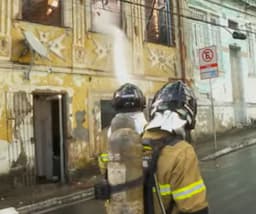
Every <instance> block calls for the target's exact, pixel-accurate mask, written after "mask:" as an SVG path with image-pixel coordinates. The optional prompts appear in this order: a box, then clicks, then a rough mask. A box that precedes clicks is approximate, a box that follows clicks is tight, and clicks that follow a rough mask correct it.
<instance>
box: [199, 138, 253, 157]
mask: <svg viewBox="0 0 256 214" xmlns="http://www.w3.org/2000/svg"><path fill="white" fill-rule="evenodd" d="M255 144H256V139H253V140H248V141H245V142H244V143H240V144H235V145H233V146H229V147H226V148H224V149H221V150H219V151H217V152H215V153H213V154H210V155H207V156H206V157H204V158H202V159H201V161H207V160H213V159H216V158H218V157H221V156H223V155H226V154H228V153H231V152H235V151H237V150H239V149H242V148H245V147H249V146H253V145H255Z"/></svg>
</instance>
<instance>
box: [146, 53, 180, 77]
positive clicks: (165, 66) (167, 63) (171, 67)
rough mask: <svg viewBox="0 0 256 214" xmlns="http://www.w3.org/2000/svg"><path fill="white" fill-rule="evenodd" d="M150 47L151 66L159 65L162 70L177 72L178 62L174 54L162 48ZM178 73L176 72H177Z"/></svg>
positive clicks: (149, 58)
mask: <svg viewBox="0 0 256 214" xmlns="http://www.w3.org/2000/svg"><path fill="white" fill-rule="evenodd" d="M147 49H148V53H149V56H148V60H149V61H150V63H151V64H150V65H151V67H158V68H159V69H160V70H161V71H163V72H166V73H168V72H170V71H173V72H176V69H175V62H176V57H175V56H173V55H170V54H168V53H166V52H165V51H164V50H162V49H152V48H147ZM175 75H176V73H175Z"/></svg>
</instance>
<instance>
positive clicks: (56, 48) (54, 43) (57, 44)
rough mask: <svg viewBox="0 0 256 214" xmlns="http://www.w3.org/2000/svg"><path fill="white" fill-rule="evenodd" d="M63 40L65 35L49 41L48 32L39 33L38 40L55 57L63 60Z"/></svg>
mask: <svg viewBox="0 0 256 214" xmlns="http://www.w3.org/2000/svg"><path fill="white" fill-rule="evenodd" d="M64 39H65V34H62V35H60V36H58V37H57V38H54V39H50V32H42V31H39V40H40V42H42V43H43V44H44V46H45V47H47V48H48V50H49V51H51V52H52V53H53V54H55V55H56V56H57V57H59V58H61V59H64V56H63V50H64V49H65V46H64V44H63V43H64V42H63V40H64Z"/></svg>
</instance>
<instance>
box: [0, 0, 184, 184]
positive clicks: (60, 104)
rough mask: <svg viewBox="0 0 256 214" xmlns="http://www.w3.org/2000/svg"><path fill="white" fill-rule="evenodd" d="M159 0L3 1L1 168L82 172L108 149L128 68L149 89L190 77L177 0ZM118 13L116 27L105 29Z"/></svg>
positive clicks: (29, 174) (32, 176)
mask: <svg viewBox="0 0 256 214" xmlns="http://www.w3.org/2000/svg"><path fill="white" fill-rule="evenodd" d="M152 2H153V1H150V0H147V1H141V0H132V1H115V0H110V1H106V2H105V1H97V0H29V1H28V0H2V1H0V11H1V14H0V46H1V48H0V60H1V63H0V83H1V84H0V97H1V99H0V166H1V167H0V174H1V175H11V176H12V180H13V181H14V182H16V183H22V184H33V183H36V181H37V180H40V179H42V180H45V181H50V182H51V181H57V182H66V181H68V180H72V179H74V177H75V174H76V172H77V171H79V170H83V169H86V167H87V166H88V165H89V163H90V161H92V160H95V157H96V156H97V154H98V153H99V152H100V151H101V150H102V149H103V144H102V130H104V128H106V126H107V125H108V124H109V121H110V119H111V117H112V116H113V114H114V112H113V109H111V104H110V99H111V96H112V93H113V91H114V90H115V89H116V88H117V87H118V86H120V84H121V80H119V78H118V77H119V76H118V75H120V72H127V75H126V76H125V78H126V79H125V80H126V81H129V82H132V83H135V84H137V85H139V86H140V88H141V89H142V90H143V91H144V92H145V94H146V96H147V98H148V99H150V98H151V97H152V94H153V93H154V92H155V91H156V90H157V89H158V88H159V87H160V86H161V85H162V84H163V83H165V82H166V81H168V80H169V79H181V78H182V74H181V72H180V66H179V61H180V60H179V58H180V56H179V54H178V53H177V48H176V46H177V44H178V43H179V40H177V39H176V40H175V38H179V35H178V33H179V32H178V31H177V32H176V31H175V28H174V26H175V25H174V22H176V21H175V20H176V19H175V17H174V16H173V15H172V13H173V11H174V10H175V9H174V8H175V6H174V5H175V2H176V1H174V2H172V1H164V2H161V1H160V0H159V1H154V2H155V3H154V4H155V6H154V7H155V8H157V9H156V10H152V6H148V5H152ZM163 11H168V12H167V13H166V12H163ZM109 20H110V24H111V26H115V27H113V28H110V29H109V28H107V29H105V30H103V29H104V26H105V27H106V26H108V24H109V23H108V21H109ZM117 28H119V29H122V31H123V32H124V34H125V35H126V37H127V38H128V43H127V45H126V46H125V45H123V46H124V47H123V46H122V44H124V43H122V41H123V40H122V39H124V37H122V36H121V37H120V35H123V34H122V32H120V30H118V29H117ZM101 31H102V32H101ZM113 32H115V33H116V34H114V33H113ZM120 41H121V42H120ZM175 44H176V45H175ZM120 45H121V46H120ZM125 49H127V52H126V53H123V52H122V51H123V50H125ZM125 54H126V55H125ZM122 57H123V58H122ZM127 62H128V63H127ZM118 72H119V73H118ZM122 76H124V75H123V74H121V77H122Z"/></svg>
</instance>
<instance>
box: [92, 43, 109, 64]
mask: <svg viewBox="0 0 256 214" xmlns="http://www.w3.org/2000/svg"><path fill="white" fill-rule="evenodd" d="M92 42H93V44H94V47H95V49H94V51H93V52H94V53H95V54H96V58H95V60H100V59H103V58H105V57H107V56H108V55H109V54H110V53H111V43H110V42H100V41H97V40H95V39H92Z"/></svg>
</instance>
